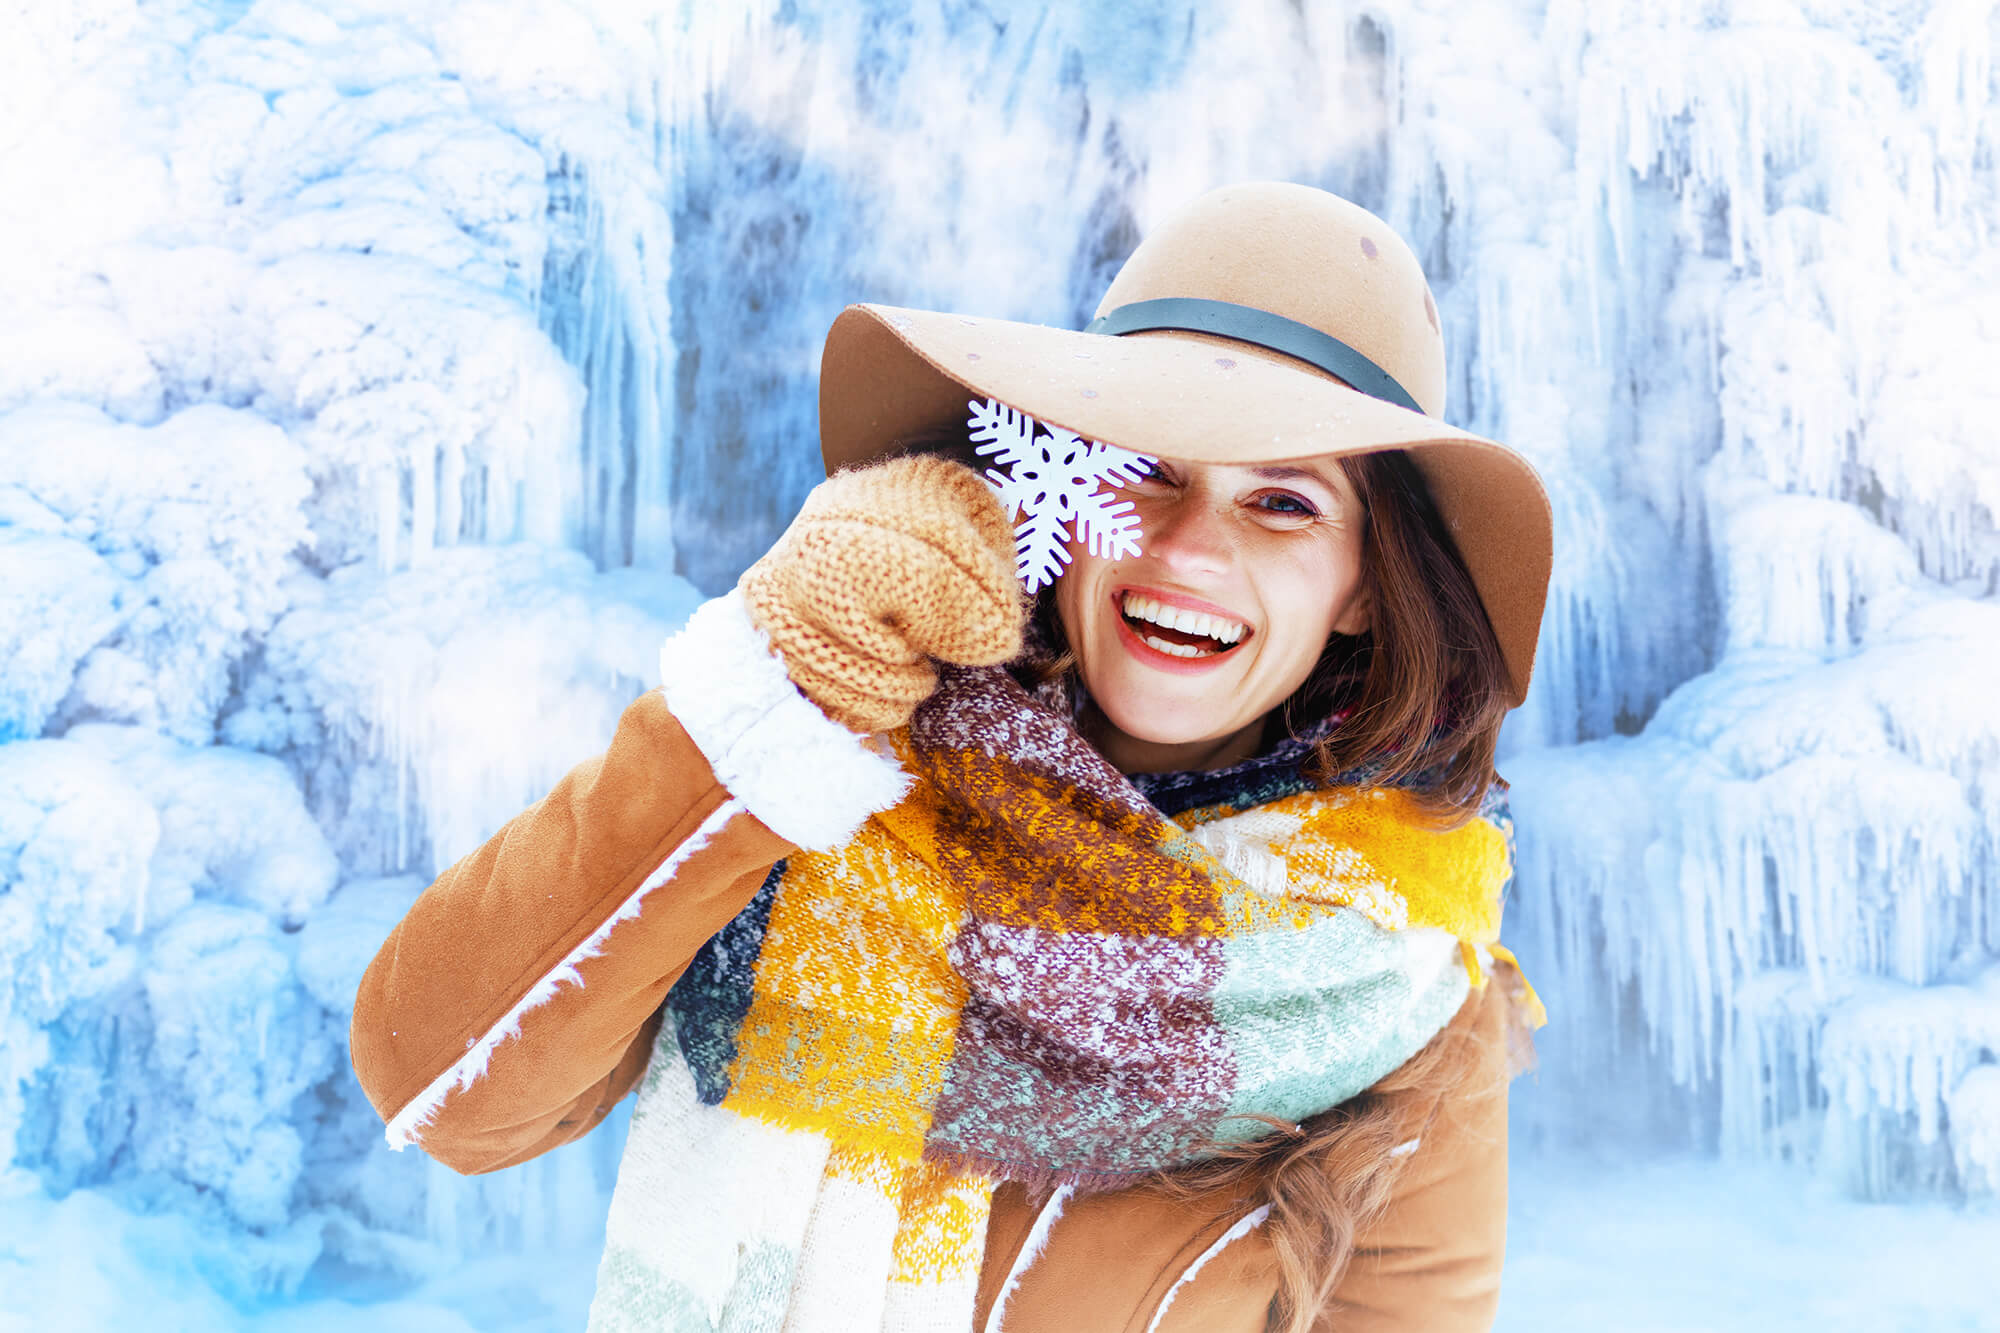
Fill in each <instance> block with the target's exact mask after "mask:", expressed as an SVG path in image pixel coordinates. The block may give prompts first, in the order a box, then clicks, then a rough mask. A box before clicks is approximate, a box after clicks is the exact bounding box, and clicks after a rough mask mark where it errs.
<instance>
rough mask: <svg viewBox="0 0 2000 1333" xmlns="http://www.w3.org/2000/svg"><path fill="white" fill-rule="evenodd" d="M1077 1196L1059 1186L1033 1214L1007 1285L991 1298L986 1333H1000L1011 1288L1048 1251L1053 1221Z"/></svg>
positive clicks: (1066, 1188) (1071, 1186)
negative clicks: (991, 1304) (1001, 1321)
mask: <svg viewBox="0 0 2000 1333" xmlns="http://www.w3.org/2000/svg"><path fill="white" fill-rule="evenodd" d="M1075 1192H1076V1187H1075V1186H1073V1185H1061V1186H1058V1187H1057V1189H1056V1192H1055V1193H1054V1194H1051V1195H1050V1196H1049V1201H1048V1202H1047V1203H1045V1204H1043V1205H1042V1211H1041V1212H1039V1213H1036V1214H1035V1225H1034V1226H1032V1227H1030V1228H1029V1229H1028V1238H1027V1239H1026V1240H1024V1241H1022V1242H1021V1252H1020V1253H1019V1254H1017V1255H1015V1256H1014V1266H1013V1267H1012V1268H1010V1269H1008V1270H1007V1281H1006V1282H1005V1283H1004V1284H1003V1285H1002V1286H1001V1288H1000V1294H999V1295H998V1296H995V1297H994V1298H993V1308H992V1309H991V1310H989V1311H987V1312H986V1329H985V1333H1000V1317H1001V1315H1002V1314H1003V1313H1005V1312H1006V1309H1007V1302H1008V1301H1010V1300H1012V1299H1013V1298H1014V1288H1016V1287H1018V1286H1020V1285H1021V1278H1022V1277H1023V1276H1024V1275H1025V1274H1026V1273H1027V1271H1028V1269H1029V1268H1030V1267H1032V1266H1033V1264H1034V1262H1035V1260H1037V1259H1039V1258H1041V1257H1042V1251H1043V1250H1044V1249H1046V1248H1047V1247H1048V1243H1049V1232H1050V1231H1052V1230H1054V1229H1055V1225H1056V1219H1057V1218H1058V1217H1061V1216H1062V1212H1063V1205H1065V1204H1067V1203H1068V1202H1069V1196H1070V1195H1072V1194H1074V1193H1075Z"/></svg>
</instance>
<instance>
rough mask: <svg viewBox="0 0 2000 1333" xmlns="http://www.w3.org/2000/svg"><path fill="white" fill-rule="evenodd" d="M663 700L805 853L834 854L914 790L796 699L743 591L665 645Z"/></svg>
mask: <svg viewBox="0 0 2000 1333" xmlns="http://www.w3.org/2000/svg"><path fill="white" fill-rule="evenodd" d="M660 693H661V694H663V695H665V696H666V700H667V706H668V707H669V708H671V709H673V712H674V716H675V718H677V719H679V721H680V724H681V725H682V726H683V727H685V728H687V733H688V735H689V736H691V737H693V738H694V743H695V744H696V745H697V746H698V747H700V749H701V752H702V754H703V756H704V757H706V758H707V760H708V763H709V767H711V768H713V769H714V770H715V777H716V780H717V781H718V782H720V783H721V784H722V785H723V786H724V787H727V788H728V789H729V793H730V795H732V796H734V797H736V798H737V799H738V800H740V801H742V802H743V804H744V805H745V806H747V807H748V808H749V810H750V813H751V814H753V815H755V816H757V818H759V819H761V820H763V821H764V823H766V824H767V825H769V826H770V828H771V831H772V832H774V833H776V834H777V835H778V836H779V837H781V838H784V839H785V840H786V841H788V842H794V843H797V844H798V845H799V846H801V847H804V848H807V849H808V850H812V851H825V850H827V849H829V848H833V847H838V846H839V845H840V844H842V843H844V842H846V841H847V840H848V839H849V838H852V837H853V836H854V833H855V830H857V829H859V828H860V827H861V825H862V822H863V821H864V820H866V819H867V818H868V816H870V815H872V814H875V813H877V812H878V811H882V810H887V809H888V808H889V807H890V806H892V805H894V804H896V802H898V801H900V800H902V799H903V793H904V791H906V790H907V789H908V788H909V784H910V779H909V776H908V775H907V774H905V773H904V772H903V769H902V765H900V764H899V763H897V762H896V760H895V758H894V756H893V755H889V754H885V753H882V752H881V751H878V750H876V749H874V748H872V747H871V746H870V745H869V743H868V741H867V740H866V739H864V738H863V737H861V736H858V735H856V734H855V733H854V732H851V731H849V730H848V729H847V728H846V727H843V726H841V725H840V724H839V723H837V722H835V721H833V720H832V719H831V718H829V717H827V715H826V714H825V713H822V712H820V710H819V705H817V704H815V703H813V701H812V700H810V699H808V698H806V697H805V696H804V695H803V694H800V693H799V691H798V687H797V686H795V685H793V684H792V681H791V677H789V676H787V675H786V674H785V664H784V662H783V661H782V660H780V659H779V658H778V657H777V655H776V654H774V653H773V652H772V651H771V641H770V640H769V639H768V638H767V637H765V634H764V631H762V630H760V629H758V628H757V626H756V625H754V624H752V623H751V620H750V613H749V611H748V610H747V609H746V608H745V606H744V604H743V594H742V593H740V592H730V593H728V594H726V595H724V596H721V597H717V598H715V599H714V600H713V601H709V602H704V603H702V605H701V606H700V607H699V608H698V609H697V610H696V611H695V613H694V614H693V615H692V616H690V617H689V618H688V622H687V625H686V626H685V627H683V628H682V630H681V631H680V633H678V634H676V635H674V636H673V637H671V638H669V639H668V640H667V641H666V644H665V645H664V646H663V647H661V649H660Z"/></svg>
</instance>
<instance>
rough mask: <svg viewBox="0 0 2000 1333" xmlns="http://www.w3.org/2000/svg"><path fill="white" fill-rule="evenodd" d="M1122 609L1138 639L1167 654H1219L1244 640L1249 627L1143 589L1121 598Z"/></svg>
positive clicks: (1197, 657)
mask: <svg viewBox="0 0 2000 1333" xmlns="http://www.w3.org/2000/svg"><path fill="white" fill-rule="evenodd" d="M1118 609H1119V613H1120V615H1121V616H1122V617H1123V619H1124V621H1125V626H1126V628H1127V629H1129V630H1131V631H1132V634H1133V636H1134V637H1135V638H1137V639H1138V640H1139V642H1141V643H1143V644H1145V645H1146V646H1147V647H1148V648H1151V649H1153V650H1154V651H1155V652H1159V653H1165V654H1166V655H1167V656H1168V657H1179V658H1190V659H1200V658H1209V657H1220V656H1222V655H1223V654H1224V653H1227V652H1229V651H1231V650H1232V649H1234V648H1235V647H1236V646H1237V645H1238V644H1240V643H1242V642H1243V640H1244V638H1245V637H1246V636H1247V635H1248V634H1249V632H1250V627H1249V626H1248V625H1246V624H1244V623H1243V622H1242V621H1240V620H1232V619H1230V618H1229V617H1227V616H1221V615H1214V614H1211V613H1210V612H1207V611H1193V610H1189V609H1188V608H1186V607H1181V606H1170V605H1168V604H1167V603H1165V602H1163V601H1160V600H1159V599H1158V598H1155V597H1149V596H1147V595H1146V594H1144V593H1140V592H1130V591H1128V592H1126V593H1124V594H1122V595H1121V596H1120V598H1119V608H1118Z"/></svg>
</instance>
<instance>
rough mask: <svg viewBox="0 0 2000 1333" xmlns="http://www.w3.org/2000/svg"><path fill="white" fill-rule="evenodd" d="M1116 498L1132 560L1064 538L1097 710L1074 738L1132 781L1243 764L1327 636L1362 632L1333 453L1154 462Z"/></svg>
mask: <svg viewBox="0 0 2000 1333" xmlns="http://www.w3.org/2000/svg"><path fill="white" fill-rule="evenodd" d="M1123 493H1124V494H1125V495H1126V496H1128V497H1129V498H1130V499H1131V500H1132V501H1133V503H1134V505H1135V506H1136V507H1137V513H1138V517H1139V520H1140V545H1141V547H1142V548H1143V549H1142V551H1141V553H1140V554H1139V555H1137V556H1135V557H1132V558H1131V559H1126V560H1105V559H1100V558H1099V557H1097V556H1093V555H1091V554H1090V552H1089V551H1088V550H1086V549H1084V548H1083V547H1082V546H1080V545H1075V544H1072V546H1071V548H1070V566H1069V569H1068V570H1067V572H1065V573H1064V574H1063V576H1062V577H1061V578H1060V579H1058V580H1057V581H1056V593H1055V596H1056V609H1057V613H1058V614H1059V615H1060V616H1061V618H1062V625H1063V630H1064V632H1065V633H1066V634H1067V635H1068V637H1069V643H1070V646H1071V648H1072V649H1073V650H1074V651H1075V653H1076V655H1077V659H1078V665H1079V668H1080V670H1081V671H1082V674H1083V680H1084V684H1085V685H1086V686H1087V687H1088V689H1089V691H1090V698H1091V702H1092V703H1093V704H1094V705H1095V709H1096V711H1095V713H1094V714H1092V715H1090V716H1087V717H1086V719H1085V721H1084V730H1085V733H1086V734H1087V735H1089V737H1090V739H1091V740H1092V741H1093V742H1095V743H1096V745H1097V747H1098V749H1099V750H1100V751H1102V752H1103V753H1104V755H1105V757H1106V758H1108V759H1110V760H1111V762H1112V763H1113V764H1115V765H1117V766H1118V767H1119V768H1120V769H1121V770H1123V771H1125V772H1128V773H1140V772H1165V771H1172V770H1176V769H1184V768H1187V769H1194V768H1214V767H1220V766H1222V765H1225V764H1229V763H1234V762H1236V761H1237V760H1239V759H1243V758H1248V757H1249V756H1250V755H1251V754H1253V753H1255V750H1256V746H1257V743H1258V740H1259V738H1260V735H1261V730H1262V723H1263V719H1264V715H1265V714H1267V713H1269V712H1270V711H1271V710H1272V709H1273V708H1276V707H1277V706H1278V705H1279V704H1280V703H1283V702H1284V700H1285V699H1286V698H1287V697H1288V696H1289V695H1290V694H1291V693H1292V692H1293V691H1294V690H1296V689H1297V688H1298V687H1299V686H1300V685H1301V684H1303V683H1304V681H1305V679H1306V677H1307V676H1308V675H1309V674H1310V673H1311V672H1312V669H1313V666H1314V665H1315V664H1316V663H1317V662H1318V661H1319V657H1320V653H1321V650H1322V649H1323V648H1324V647H1325V646H1326V641H1327V638H1328V636H1329V635H1331V634H1333V633H1335V632H1339V633H1342V634H1359V633H1361V632H1363V631H1364V630H1366V629H1367V628H1368V617H1369V599H1368V593H1367V589H1366V587H1365V586H1364V583H1363V580H1362V570H1361V552H1362V534H1363V529H1364V526H1365V525H1364V523H1363V515H1362V512H1361V506H1360V502H1359V501H1358V499H1357V498H1356V496H1355V494H1354V490H1353V487H1352V486H1351V485H1349V483H1348V481H1347V478H1346V475H1345V474H1344V473H1343V472H1342V471H1341V468H1340V464H1339V463H1338V462H1337V461H1336V460H1334V459H1331V458H1323V459H1312V460H1307V461H1305V462H1299V463H1288V464H1283V465H1278V464H1266V465H1261V466H1252V465H1237V464H1222V463H1181V462H1162V463H1160V464H1159V465H1158V466H1157V467H1156V468H1155V470H1154V472H1153V475H1152V476H1150V477H1148V478H1147V479H1146V480H1144V481H1140V482H1137V483H1134V484H1133V485H1131V486H1130V487H1127V488H1126V489H1125V490H1124V492H1123Z"/></svg>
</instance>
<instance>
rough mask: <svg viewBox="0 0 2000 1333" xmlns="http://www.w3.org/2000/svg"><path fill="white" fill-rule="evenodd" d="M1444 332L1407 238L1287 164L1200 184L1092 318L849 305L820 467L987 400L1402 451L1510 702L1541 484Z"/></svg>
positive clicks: (1292, 451)
mask: <svg viewBox="0 0 2000 1333" xmlns="http://www.w3.org/2000/svg"><path fill="white" fill-rule="evenodd" d="M1444 394H1445V376H1444V337H1443V332H1442V330H1441V329H1440V327H1439V324H1438V315H1437V306H1436V304H1435V303H1434V302H1433V301H1432V299H1431V292H1430V285H1429V284H1428V283H1427V282H1426V281H1425V280H1424V273H1423V268H1422V267H1421V266H1420V265H1419V264H1418V262H1417V257H1416V256H1415V255H1414V254H1412V253H1411V251H1410V248H1409V246H1408V245H1406V244H1404V242H1403V240H1402V238H1401V237H1399V236H1397V235H1396V234H1395V232H1393V231H1391V230H1390V229H1389V227H1388V225H1387V224H1386V223H1384V222H1383V221H1382V220H1381V219H1380V218H1378V217H1376V216H1375V215H1374V214H1372V213H1370V212H1369V211H1368V210H1366V209H1364V208H1361V207H1360V206H1358V205H1356V204H1352V203H1349V202H1348V201H1347V200H1345V199H1342V198H1340V197H1339V196H1338V195H1332V194H1328V193H1327V192H1326V191H1324V190H1316V189H1313V188H1311V187H1310V186H1305V185H1293V184H1288V183H1285V182H1280V181H1264V182H1255V183H1251V184H1244V185H1231V186H1225V187H1224V188H1222V189H1218V190H1213V191H1211V192H1209V193H1208V194H1205V195H1203V196H1201V197H1200V198H1199V199H1197V200H1195V201H1194V202H1193V203H1192V204H1190V205H1189V206H1188V207H1187V208H1186V209H1184V210H1183V211H1181V212H1180V213H1179V214H1177V215H1176V216H1174V217H1173V218H1171V219H1170V220H1169V221H1168V222H1166V223H1165V224H1164V225H1163V226H1161V227H1159V228H1158V229H1157V230H1155V231H1154V232H1153V233H1152V234H1151V235H1150V236H1148V237H1147V238H1146V239H1145V240H1144V241H1143V242H1142V243H1141V244H1140V245H1139V248H1138V249H1136V250H1134V251H1133V252H1132V255H1131V257H1130V258H1129V259H1127V260H1126V261H1125V266H1124V267H1123V268H1121V269H1120V270H1119V271H1118V276H1117V277H1116V278H1114V279H1113V280H1112V283H1111V287H1110V289H1109V290H1108V291H1106V292H1105V294H1104V300H1103V301H1102V302H1100V303H1099V305H1098V307H1097V318H1096V319H1095V320H1094V321H1093V322H1092V323H1091V326H1090V328H1089V329H1087V330H1085V331H1083V332H1077V331H1074V330H1071V329H1057V328H1049V327H1047V326H1045V325H1041V324H1020V323H1014V322H1012V321H1008V320H999V319H983V318H974V317H972V316H969V315H957V314H947V313H941V312H938V311H931V310H905V309H900V308H898V307H895V306H881V305H855V306H849V307H848V308H847V309H846V310H844V311H842V312H841V314H840V317H839V318H838V319H836V320H835V321H834V323H833V328H832V330H831V331H830V332H829V333H828V334H827V338H826V350H825V353H824V355H823V357H822V360H821V365H820V400H819V423H820V449H821V452H822V454H823V455H824V456H825V459H826V467H827V471H828V472H832V471H834V470H835V469H837V468H840V467H844V466H847V465H849V464H852V463H857V462H861V461H863V460H865V459H868V458H871V457H873V456H875V455H877V454H880V453H883V452H886V451H887V450H889V449H891V448H893V447H894V445H895V443H896V442H897V441H898V440H899V439H903V438H907V437H908V436H910V435H912V434H915V433H917V432H920V431H926V430H930V429H934V428H937V427H940V426H944V425H947V424H949V423H951V422H953V421H963V420H964V419H965V416H966V403H967V400H968V399H972V398H995V399H998V400H999V401H1001V402H1003V403H1005V404H1007V405H1009V406H1011V407H1014V408H1017V409H1019V410H1020V411H1022V412H1025V413H1027V414H1028V415H1030V416H1032V417H1036V418H1038V419H1039V420H1041V421H1042V422H1044V423H1045V424H1047V425H1051V426H1060V427H1062V428H1064V429H1067V430H1071V431H1074V432H1076V434H1078V435H1080V436H1082V437H1083V438H1084V439H1087V440H1098V441H1102V442H1104V443H1107V444H1115V445H1120V446H1123V447H1124V448H1126V449H1131V450H1135V451H1138V452H1141V453H1147V454H1153V455H1156V456H1158V457H1161V458H1172V459H1182V460H1188V461H1195V462H1215V463H1271V462H1282V461H1287V460H1295V459H1301V458H1310V457H1319V456H1326V455H1339V454H1357V453H1369V452H1372V451H1375V450H1380V449H1405V450H1408V451H1409V453H1410V455H1411V458H1412V460H1413V461H1414V462H1415V463H1416V465H1417V468H1418V469H1419V470H1420V471H1421V472H1422V473H1423V476H1424V479H1425V480H1426V481H1427V482H1428V483H1429V485H1430V489H1431V494H1432V497H1433V498H1434V499H1435V500H1436V502H1437V506H1438V509H1439V512H1440V513H1442V515H1443V516H1444V520H1445V522H1446V523H1447V524H1448V525H1449V527H1450V529H1451V533H1452V536H1453V538H1454V539H1455V540H1456V541H1457V543H1458V549H1459V554H1460V555H1461V556H1462V557H1463V558H1464V560H1465V564H1466V567H1467V568H1468V569H1469V570H1470V571H1471V573H1472V578H1473V582H1474V583H1475V584H1476V585H1477V586H1478V588H1479V595H1480V597H1481V599H1482V600H1483V601H1484V602H1485V605H1486V614H1487V618H1488V619H1489V620H1491V621H1492V623H1493V629H1494V631H1495V633H1496V634H1497V635H1498V636H1499V640H1500V647H1501V650H1502V652H1503V653H1504V655H1505V657H1506V660H1507V669H1508V674H1509V677H1510V681H1511V684H1512V691H1511V697H1512V700H1513V702H1514V703H1516V704H1518V703H1520V702H1521V700H1522V699H1523V698H1525V697H1526V695H1527V691H1528V678H1529V675H1530V673H1531V672H1532V670H1533V668H1534V663H1535V640H1536V637H1537V635H1538V634H1539V632H1540V628H1541V620H1542V604H1543V602H1544V600H1545V599H1546V597H1547V595H1548V582H1549V566H1550V561H1551V558H1552V538H1551V531H1550V515H1549V501H1548V495H1547V493H1546V492H1544V491H1543V489H1542V483H1541V479H1540V478H1539V477H1538V476H1536V474H1535V470H1534V468H1533V467H1532V466H1530V465H1529V463H1528V461H1527V460H1526V459H1524V458H1522V457H1521V456H1520V455H1519V454H1517V453H1515V452H1514V451H1513V450H1512V449H1509V448H1507V447H1506V446H1505V445H1502V444H1498V443H1496V442H1494V441H1492V440H1486V439H1481V438H1480V437H1479V436H1476V435H1473V434H1470V433H1468V432H1466V431H1462V430H1459V429H1457V428H1456V427H1453V426H1447V425H1446V424H1445V423H1444V422H1443V420H1442V419H1441V418H1440V415H1439V414H1440V413H1441V412H1442V411H1443V410H1444Z"/></svg>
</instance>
